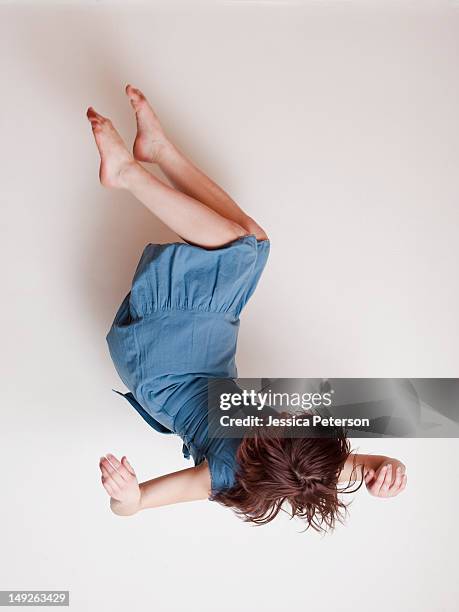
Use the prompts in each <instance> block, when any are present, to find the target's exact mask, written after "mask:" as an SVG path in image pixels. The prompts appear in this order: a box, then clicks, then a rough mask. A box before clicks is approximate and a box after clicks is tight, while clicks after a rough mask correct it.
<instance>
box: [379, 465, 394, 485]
mask: <svg viewBox="0 0 459 612" xmlns="http://www.w3.org/2000/svg"><path fill="white" fill-rule="evenodd" d="M391 484H392V465H391V464H390V463H389V465H388V466H387V470H386V475H385V477H384V482H383V483H382V487H381V490H382V491H388V490H389V487H390V485H391Z"/></svg>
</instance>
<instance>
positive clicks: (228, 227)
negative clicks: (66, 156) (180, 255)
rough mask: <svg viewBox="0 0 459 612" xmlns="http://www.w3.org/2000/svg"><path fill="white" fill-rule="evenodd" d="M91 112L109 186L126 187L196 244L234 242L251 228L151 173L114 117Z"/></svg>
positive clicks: (102, 175)
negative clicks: (137, 158)
mask: <svg viewBox="0 0 459 612" xmlns="http://www.w3.org/2000/svg"><path fill="white" fill-rule="evenodd" d="M87 116H88V119H89V121H90V122H91V126H92V130H93V133H94V138H95V141H96V144H97V148H98V149H99V153H100V158H101V164H100V171H99V176H100V180H101V183H102V184H103V185H105V186H106V187H113V188H118V189H126V190H128V191H130V192H131V193H132V194H133V195H134V196H135V197H136V198H137V199H138V200H140V201H141V202H142V204H144V205H145V206H146V207H147V208H149V209H150V210H151V212H152V213H154V214H155V215H156V216H157V217H158V218H159V219H161V221H163V222H164V223H165V224H166V225H168V226H169V227H170V228H171V229H172V230H173V231H174V232H176V233H177V234H178V235H179V236H181V237H182V238H184V239H185V240H187V241H188V242H192V243H194V244H197V245H200V246H203V247H206V248H215V247H218V246H222V245H224V244H227V243H228V242H232V241H233V240H236V239H237V238H240V237H241V236H246V235H247V234H248V231H247V230H246V229H245V228H243V227H241V226H240V225H238V224H237V223H236V222H235V221H233V220H231V219H228V218H226V217H222V216H221V215H220V214H218V213H217V212H216V211H215V210H212V209H211V208H209V207H208V206H206V205H205V204H203V203H202V202H200V201H198V200H196V199H194V198H193V197H191V196H189V195H186V194H184V193H182V192H180V191H177V190H176V189H173V188H172V187H169V185H165V184H164V183H163V182H162V181H160V180H159V179H157V178H155V177H154V176H153V175H151V174H150V173H149V172H147V170H145V168H143V167H142V166H141V165H140V164H139V163H138V162H137V161H135V160H134V159H133V157H132V155H131V154H130V153H129V151H128V150H127V148H126V145H125V144H124V142H123V140H122V138H121V136H120V135H119V134H118V132H117V131H116V130H115V128H114V127H113V125H112V123H111V121H110V120H109V119H107V118H105V117H103V116H102V115H99V114H98V113H96V111H95V110H94V109H93V108H92V107H91V108H89V109H88V112H87Z"/></svg>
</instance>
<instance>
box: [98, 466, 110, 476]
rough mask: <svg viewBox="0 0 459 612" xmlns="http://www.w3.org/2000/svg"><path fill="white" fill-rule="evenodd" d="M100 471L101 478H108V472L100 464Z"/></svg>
mask: <svg viewBox="0 0 459 612" xmlns="http://www.w3.org/2000/svg"><path fill="white" fill-rule="evenodd" d="M100 471H101V472H102V476H104V477H105V478H110V472H109V471H108V470H107V468H105V467H104V466H103V465H102V464H101V466H100Z"/></svg>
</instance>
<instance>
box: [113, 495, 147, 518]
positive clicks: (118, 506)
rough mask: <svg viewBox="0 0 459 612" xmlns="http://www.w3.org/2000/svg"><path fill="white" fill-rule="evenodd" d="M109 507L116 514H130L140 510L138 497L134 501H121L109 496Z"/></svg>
mask: <svg viewBox="0 0 459 612" xmlns="http://www.w3.org/2000/svg"><path fill="white" fill-rule="evenodd" d="M110 509H111V511H112V512H113V513H114V514H116V515H117V516H132V515H133V514H137V512H138V511H139V510H140V499H139V500H138V501H135V502H121V501H119V500H118V499H114V498H113V497H111V498H110Z"/></svg>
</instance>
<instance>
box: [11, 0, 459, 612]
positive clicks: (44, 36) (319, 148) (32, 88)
mask: <svg viewBox="0 0 459 612" xmlns="http://www.w3.org/2000/svg"><path fill="white" fill-rule="evenodd" d="M0 15H1V19H0V45H1V52H0V74H1V75H2V79H1V89H2V96H1V108H2V110H1V113H0V122H1V145H2V146H1V158H2V159H1V166H0V167H1V174H2V180H1V187H0V193H1V201H2V205H1V206H2V208H1V211H2V221H3V222H2V224H1V228H2V230H1V231H2V238H1V241H0V248H1V251H2V254H1V257H2V262H3V266H2V268H3V272H2V324H1V331H2V352H1V360H2V361H1V371H2V385H1V409H0V410H1V428H0V455H1V456H0V459H1V466H2V479H1V482H2V486H1V503H0V530H1V546H0V565H1V571H0V582H1V584H0V588H1V589H70V591H71V607H72V609H73V610H75V611H78V612H85V611H92V610H110V611H111V612H121V611H124V610H126V609H129V610H135V611H136V612H137V611H139V612H143V611H144V610H145V611H146V610H152V609H154V610H158V611H160V612H179V611H181V610H184V609H186V610H190V611H193V612H195V611H196V612H198V611H199V612H211V611H214V610H219V612H229V611H233V610H242V611H244V612H245V611H249V610H264V611H265V612H274V611H277V610H279V609H285V610H288V609H304V610H313V611H314V612H322V611H323V612H332V611H333V612H335V611H336V610H353V611H356V612H364V611H366V610H368V609H369V608H370V609H372V610H373V611H374V612H385V611H387V610H391V611H392V610H393V611H396V612H434V611H435V612H436V611H440V610H441V611H443V612H452V611H453V610H455V609H456V605H457V599H458V595H459V593H458V582H457V564H456V551H457V545H458V528H457V503H458V493H457V484H458V475H459V474H458V461H457V453H458V450H459V449H458V442H457V440H387V441H383V440H375V441H370V440H359V441H356V443H358V446H359V448H360V449H361V451H362V452H374V453H384V454H388V455H393V456H396V457H399V458H400V459H402V460H403V461H404V462H405V463H406V464H407V466H408V473H409V484H408V488H407V490H406V492H405V493H404V494H403V496H400V497H399V498H397V499H394V500H388V501H387V500H386V501H385V500H376V499H374V498H371V497H370V496H368V495H366V494H365V493H364V492H361V493H360V494H358V495H356V498H355V500H354V502H353V504H352V507H351V510H350V518H349V521H348V525H347V526H346V527H339V528H338V529H337V530H336V532H335V533H334V534H333V535H330V536H326V537H321V536H318V535H315V534H314V533H310V534H301V533H299V531H300V525H298V524H296V523H294V522H289V521H288V519H287V518H286V517H282V518H280V519H279V520H277V521H276V522H275V523H273V524H271V525H269V526H267V527H262V528H254V527H250V526H248V525H245V524H243V523H242V522H241V521H239V520H238V519H236V518H235V517H233V516H232V514H231V512H230V511H228V510H226V509H224V508H222V507H220V506H218V505H217V504H212V503H208V502H202V503H194V504H188V505H186V504H185V505H181V506H176V507H171V508H163V509H159V510H156V511H150V512H148V511H147V512H144V513H142V514H139V515H137V516H135V517H132V518H118V517H116V516H114V515H112V514H111V513H110V510H109V507H108V499H107V498H106V495H105V492H104V491H103V489H102V487H101V485H100V482H99V475H98V459H99V456H100V455H101V454H104V453H106V452H108V451H112V452H114V453H115V454H124V453H125V454H127V456H128V457H129V458H130V460H131V463H132V464H133V465H134V466H135V467H136V469H137V471H138V475H139V477H140V478H141V479H142V480H144V479H147V478H150V477H153V476H155V475H158V474H161V473H164V472H168V471H171V470H175V469H179V468H181V467H184V466H185V465H188V464H186V463H185V461H184V460H182V458H181V455H180V443H179V440H178V439H171V438H169V437H166V436H164V437H162V436H161V435H157V434H155V432H153V431H152V430H150V429H149V428H148V426H147V425H146V424H145V423H144V422H143V421H142V420H141V419H140V418H139V417H138V416H137V414H136V413H135V412H134V410H132V409H130V407H129V405H128V404H127V402H125V401H123V400H122V398H119V397H118V396H116V395H115V394H114V393H112V391H111V388H112V387H114V388H118V389H122V385H121V383H120V382H119V381H118V378H117V376H116V373H115V371H114V368H113V366H112V364H111V362H110V359H109V355H108V351H107V349H106V346H105V333H106V332H107V330H108V327H109V325H110V323H111V320H112V318H113V315H114V313H115V311H116V309H117V307H118V305H119V303H120V301H121V300H122V298H123V297H124V295H125V293H126V292H127V291H128V289H129V282H130V280H131V277H132V274H133V272H134V268H135V265H136V263H137V261H138V258H139V256H140V254H141V251H142V249H143V247H144V246H145V244H147V243H148V242H155V241H167V240H170V239H172V240H176V236H175V235H173V234H172V233H171V232H169V231H168V230H167V229H166V228H165V227H164V226H162V225H161V224H160V223H159V222H158V221H157V220H156V219H155V218H154V217H153V216H152V215H150V214H149V213H148V212H147V211H146V210H145V209H144V208H143V207H142V205H141V204H139V203H138V202H136V201H134V199H133V198H132V197H130V196H129V195H127V194H126V193H122V192H110V191H106V190H104V189H103V188H102V187H100V186H99V184H98V181H97V168H98V159H97V153H96V149H95V147H94V144H93V142H92V136H91V131H90V128H89V125H88V124H87V121H86V117H85V110H86V108H87V106H89V105H90V104H91V105H94V106H95V108H96V109H98V110H99V111H100V112H102V113H104V114H106V115H108V116H110V117H111V118H113V120H114V122H115V124H116V125H117V126H118V127H119V129H120V131H121V133H122V135H123V136H124V137H125V138H126V139H127V140H128V141H132V139H133V135H134V120H133V117H132V113H131V110H130V107H129V105H128V103H127V100H126V99H125V96H124V94H123V88H124V85H125V83H126V82H132V83H134V84H135V85H138V86H140V87H142V88H143V89H144V90H145V92H146V93H147V95H149V96H150V98H151V100H152V101H153V103H154V104H155V106H156V108H157V110H158V112H159V115H160V117H161V119H162V121H163V123H164V125H165V127H166V129H167V130H168V131H169V133H170V134H171V136H172V137H173V138H174V139H176V141H177V142H178V144H179V146H181V147H182V148H183V149H184V150H185V151H186V152H187V153H188V154H190V155H191V156H192V157H193V158H194V159H195V160H196V161H197V163H198V164H199V165H201V166H202V167H203V168H204V169H205V170H206V171H207V172H208V173H209V174H210V175H211V176H212V177H214V178H215V179H216V180H217V181H218V182H220V183H221V184H222V185H223V186H224V187H225V188H226V189H227V190H228V191H229V192H230V193H231V194H232V195H233V196H234V197H235V198H236V199H237V200H238V201H239V202H240V203H241V205H242V206H244V207H245V208H246V209H247V210H248V212H249V213H250V214H251V215H252V216H254V217H256V218H257V219H259V220H260V222H261V223H262V224H263V225H264V226H266V228H267V230H268V232H269V234H270V237H271V240H272V252H271V257H270V261H269V264H268V266H267V268H266V271H265V273H264V276H263V278H262V280H261V283H260V286H259V288H258V290H257V292H256V294H255V295H254V297H253V298H252V300H251V302H250V303H249V305H248V306H247V309H246V310H245V312H244V315H243V318H242V324H241V334H240V344H239V353H238V365H239V371H240V374H241V375H242V376H245V377H250V376H273V377H405V376H407V377H408V376H410V377H455V376H457V375H458V361H459V360H458V357H459V329H458V324H457V313H458V311H459V303H458V302H459V300H458V297H459V291H458V282H457V262H458V254H459V246H458V245H459V241H458V221H459V212H458V211H459V209H458V195H459V188H458V181H457V170H458V162H459V144H458V143H459V126H458V119H457V118H458V102H459V80H458V74H459V71H458V67H459V66H458V51H459V6H458V4H457V3H456V2H447V1H444V0H437V1H436V2H396V3H395V2H385V3H381V2H355V3H354V2H327V1H324V2H312V1H311V2H307V1H305V2H285V3H283V2H279V3H276V2H229V1H228V2H210V1H209V2H187V3H186V4H185V3H158V2H153V1H152V2H148V3H143V4H136V3H131V2H129V3H128V2H127V1H126V2H119V3H110V2H80V3H77V2H73V3H59V5H58V3H56V4H51V3H47V4H45V3H43V4H41V3H39V2H35V3H34V4H33V5H32V4H22V3H15V4H14V5H12V4H11V3H4V4H2V6H1V7H0Z"/></svg>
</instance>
